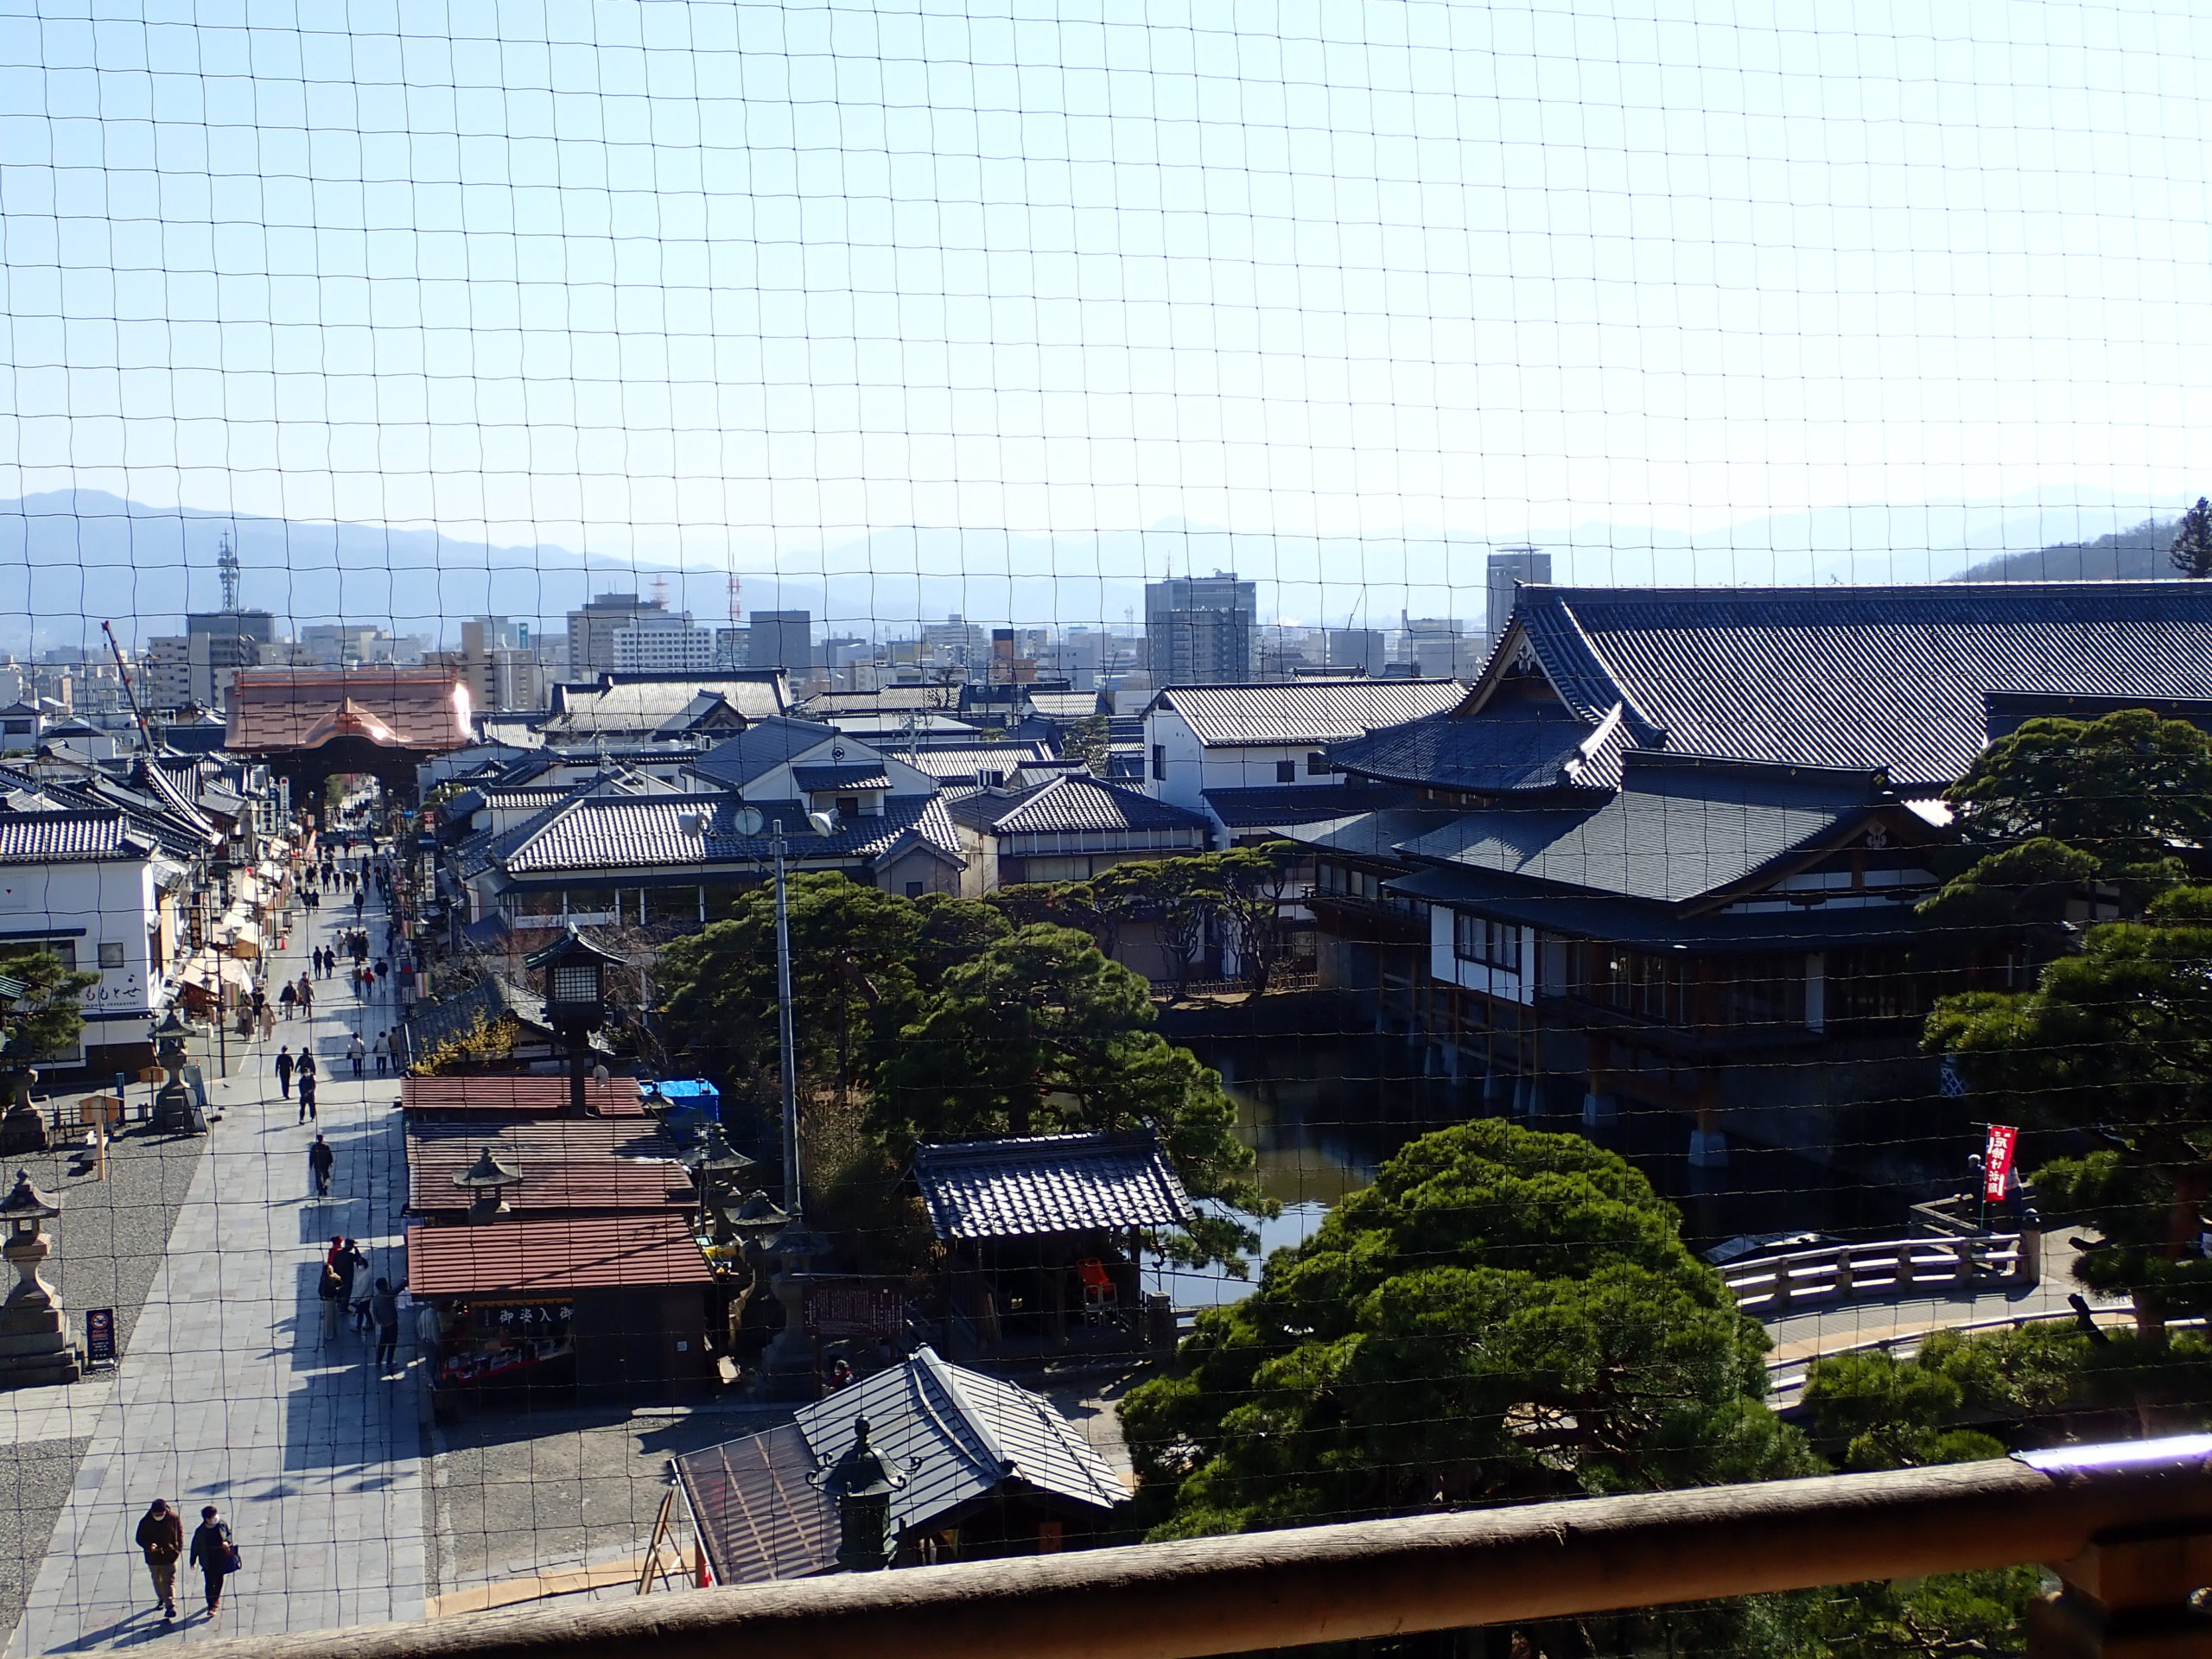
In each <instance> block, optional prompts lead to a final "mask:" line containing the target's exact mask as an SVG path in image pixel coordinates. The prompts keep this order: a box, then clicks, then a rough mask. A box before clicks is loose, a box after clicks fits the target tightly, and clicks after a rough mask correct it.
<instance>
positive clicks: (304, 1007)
mask: <svg viewBox="0 0 2212 1659" xmlns="http://www.w3.org/2000/svg"><path fill="white" fill-rule="evenodd" d="M300 1014H301V1017H302V1019H307V1018H311V1017H312V1016H313V1015H314V1014H315V982H314V981H313V980H311V979H309V978H308V976H306V975H305V974H302V975H301V976H300Z"/></svg>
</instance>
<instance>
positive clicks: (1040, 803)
mask: <svg viewBox="0 0 2212 1659" xmlns="http://www.w3.org/2000/svg"><path fill="white" fill-rule="evenodd" d="M963 806H964V807H965V808H967V809H968V810H970V811H971V812H975V813H979V814H981V815H982V817H983V819H984V821H986V822H988V823H989V825H990V827H991V829H993V830H994V831H995V832H996V833H997V834H999V835H1001V836H1054V835H1063V836H1064V835H1084V834H1113V833H1119V832H1122V831H1126V830H1141V829H1190V830H1194V831H1197V832H1198V833H1199V834H1201V835H1203V834H1204V833H1205V828H1206V821H1205V819H1204V818H1203V817H1199V816H1198V814H1197V813H1196V812H1193V811H1191V810H1189V809H1188V808H1186V807H1180V806H1177V805H1176V804H1173V802H1172V801H1162V800H1155V799H1154V798H1153V797H1151V796H1149V795H1147V794H1145V793H1144V792H1143V791H1141V790H1135V789H1125V788H1123V787H1122V785H1119V784H1109V783H1103V782H1101V781H1100V780H1099V779H1096V778H1092V777H1089V776H1086V775H1084V774H1083V773H1081V772H1063V773H1062V774H1061V775H1060V776H1059V777H1058V778H1055V779H1052V781H1051V782H1050V783H1047V784H1045V785H1041V786H1039V788H1037V789H1034V790H1032V791H1030V792H1029V793H1027V795H1020V796H1016V797H1014V798H1012V799H1011V800H1009V801H1007V802H1005V803H1004V804H1003V810H1000V808H1001V803H999V802H996V801H992V802H990V803H988V805H986V804H984V803H983V798H982V797H976V798H974V799H971V800H969V801H968V802H966V803H963Z"/></svg>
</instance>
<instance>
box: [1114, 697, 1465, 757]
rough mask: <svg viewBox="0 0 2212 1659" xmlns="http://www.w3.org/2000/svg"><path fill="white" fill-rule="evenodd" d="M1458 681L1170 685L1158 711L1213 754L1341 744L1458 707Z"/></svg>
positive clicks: (1158, 701)
mask: <svg viewBox="0 0 2212 1659" xmlns="http://www.w3.org/2000/svg"><path fill="white" fill-rule="evenodd" d="M1466 695H1467V688H1466V687H1465V686H1464V685H1462V684H1460V683H1459V681H1457V680H1299V681H1294V682H1292V683H1288V684H1285V685H1171V686H1169V687H1168V688H1167V689H1166V690H1164V691H1162V692H1161V693H1160V695H1159V696H1157V697H1155V698H1154V700H1153V706H1154V707H1155V708H1157V707H1160V706H1163V705H1164V706H1166V707H1168V708H1172V709H1174V710H1175V712H1176V713H1178V714H1179V715H1182V716H1183V718H1184V720H1185V721H1186V722H1187V723H1188V724H1189V726H1190V728H1191V730H1192V732H1193V733H1194V734H1196V735H1197V737H1198V741H1199V742H1201V743H1203V744H1205V746H1206V747H1209V748H1214V747H1224V746H1236V745H1246V744H1284V743H1314V744H1319V743H1339V742H1344V741H1347V740H1349V739H1351V738H1355V737H1362V736H1364V735H1365V734H1367V733H1369V732H1371V731H1373V730H1375V729H1376V728H1378V727H1383V726H1396V725H1400V724H1402V723H1403V722H1404V721H1408V720H1419V719H1421V718H1422V717H1423V716H1424V715H1434V714H1440V713H1442V712H1443V711H1444V710H1445V709H1453V708H1457V707H1458V706H1459V703H1460V702H1462V701H1463V700H1464V699H1465V696H1466Z"/></svg>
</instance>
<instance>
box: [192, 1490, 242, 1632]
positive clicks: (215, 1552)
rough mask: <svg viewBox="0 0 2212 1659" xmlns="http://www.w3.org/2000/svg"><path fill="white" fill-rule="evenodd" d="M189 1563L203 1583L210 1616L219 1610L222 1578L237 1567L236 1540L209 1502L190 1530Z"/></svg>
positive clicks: (221, 1597) (221, 1600)
mask: <svg viewBox="0 0 2212 1659" xmlns="http://www.w3.org/2000/svg"><path fill="white" fill-rule="evenodd" d="M191 1564H192V1565H193V1566H194V1567H198V1568H199V1569H200V1578H201V1580H203V1581H204V1582H205V1583H206V1585H207V1617H208V1618H214V1616H215V1615H216V1614H217V1613H218V1612H219V1611H221V1609H222V1605H223V1580H225V1579H227V1578H228V1577H230V1576H231V1574H232V1573H235V1572H237V1571H238V1544H237V1541H235V1540H233V1539H232V1536H231V1529H230V1528H229V1527H228V1526H226V1524H225V1523H224V1521H223V1515H222V1511H221V1510H218V1509H217V1508H216V1507H215V1506H214V1505H213V1503H210V1504H209V1505H208V1506H207V1508H206V1509H204V1510H200V1524H199V1526H198V1527H196V1528H194V1530H193V1534H192V1560H191Z"/></svg>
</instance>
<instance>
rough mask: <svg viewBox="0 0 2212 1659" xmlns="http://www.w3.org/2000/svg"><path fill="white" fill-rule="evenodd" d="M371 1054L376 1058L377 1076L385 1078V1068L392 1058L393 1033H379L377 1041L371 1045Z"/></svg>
mask: <svg viewBox="0 0 2212 1659" xmlns="http://www.w3.org/2000/svg"><path fill="white" fill-rule="evenodd" d="M369 1052H370V1053H372V1054H373V1055H375V1056H376V1059H377V1076H378V1077H382V1076H384V1069H385V1065H386V1064H387V1063H388V1062H389V1061H390V1060H391V1033H390V1032H388V1031H380V1032H378V1033H377V1039H376V1041H375V1042H373V1043H372V1044H370V1045H369Z"/></svg>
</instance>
